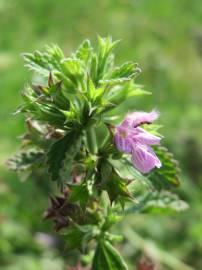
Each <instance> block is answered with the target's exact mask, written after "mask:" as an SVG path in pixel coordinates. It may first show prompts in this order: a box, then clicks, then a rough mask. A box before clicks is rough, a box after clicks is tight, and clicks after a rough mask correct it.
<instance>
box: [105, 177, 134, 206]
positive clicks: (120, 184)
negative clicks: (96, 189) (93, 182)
mask: <svg viewBox="0 0 202 270" xmlns="http://www.w3.org/2000/svg"><path fill="white" fill-rule="evenodd" d="M105 181H106V182H104V188H105V189H106V190H107V192H108V194H109V198H110V200H111V202H113V201H114V200H116V199H117V198H118V197H125V198H132V195H131V194H130V192H129V191H128V189H127V183H126V181H124V180H123V179H122V178H120V177H119V176H118V175H117V174H116V173H115V172H113V173H112V174H111V175H110V176H109V178H108V179H106V180H105Z"/></svg>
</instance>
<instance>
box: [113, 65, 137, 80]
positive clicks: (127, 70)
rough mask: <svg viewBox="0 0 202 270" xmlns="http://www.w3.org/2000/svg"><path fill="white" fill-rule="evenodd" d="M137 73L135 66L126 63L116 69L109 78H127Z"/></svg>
mask: <svg viewBox="0 0 202 270" xmlns="http://www.w3.org/2000/svg"><path fill="white" fill-rule="evenodd" d="M136 71H137V64H136V63H133V62H126V63H124V64H123V65H121V66H120V67H116V68H115V69H114V70H113V72H112V74H111V76H110V77H111V78H112V79H116V78H127V77H130V76H131V75H132V74H134V73H135V72H136Z"/></svg>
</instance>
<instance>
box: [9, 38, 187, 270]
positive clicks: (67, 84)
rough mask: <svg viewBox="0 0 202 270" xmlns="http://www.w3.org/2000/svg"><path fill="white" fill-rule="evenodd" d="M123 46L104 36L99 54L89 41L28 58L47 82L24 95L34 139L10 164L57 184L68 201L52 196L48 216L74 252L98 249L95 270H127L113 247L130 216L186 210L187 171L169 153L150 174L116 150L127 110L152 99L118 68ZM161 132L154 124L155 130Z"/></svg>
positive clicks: (130, 68)
mask: <svg viewBox="0 0 202 270" xmlns="http://www.w3.org/2000/svg"><path fill="white" fill-rule="evenodd" d="M117 44H118V42H113V41H112V39H111V38H100V37H98V46H97V48H96V49H95V48H93V46H92V45H91V43H90V41H89V40H85V41H84V42H83V43H82V44H81V45H80V46H79V48H78V49H77V50H76V52H74V53H72V54H71V55H70V57H66V56H64V54H63V52H62V51H61V49H60V48H59V47H58V46H56V45H53V46H50V47H46V49H45V51H44V52H39V51H35V52H34V53H25V54H23V57H24V59H25V62H26V67H28V68H29V69H31V70H32V71H34V72H35V73H37V76H38V77H39V81H41V82H42V83H41V84H40V85H38V84H35V83H34V82H33V84H29V85H27V86H26V87H25V89H24V91H23V93H22V99H23V104H22V105H21V106H20V107H19V108H18V109H17V111H16V113H23V114H24V115H25V119H26V124H27V133H26V134H25V135H23V136H22V142H23V150H22V151H21V152H20V153H19V154H17V155H16V156H15V157H13V158H11V159H10V160H9V161H8V166H9V167H10V168H11V169H14V170H16V171H19V172H24V171H28V172H30V173H31V172H33V171H34V172H36V171H40V173H41V174H43V176H44V177H45V178H46V179H47V182H48V181H49V179H51V180H53V181H57V183H58V186H59V188H60V190H61V193H62V195H61V196H55V197H54V196H52V197H51V207H50V208H48V210H47V211H46V213H45V218H53V220H54V222H55V229H56V230H57V231H60V230H61V233H62V234H63V235H64V238H65V239H66V241H67V247H68V249H69V250H71V249H78V250H80V251H81V252H88V251H89V249H90V248H91V247H92V245H95V244H97V247H96V249H95V252H94V258H93V262H92V269H94V270H96V269H99V270H101V269H103V270H107V269H113V270H114V269H127V266H126V264H125V262H124V261H123V259H122V258H121V255H120V253H119V252H118V251H116V250H115V249H114V247H113V246H112V243H113V242H114V241H116V240H118V239H119V240H120V236H114V235H112V234H110V232H109V230H110V228H111V226H112V225H113V224H115V223H117V222H118V221H119V220H120V219H121V217H123V213H124V214H127V213H133V212H144V213H153V212H155V213H156V212H157V213H158V212H161V213H162V212H175V211H180V210H183V209H184V208H186V204H185V203H184V202H182V201H181V200H180V199H179V198H178V197H177V196H175V195H173V193H172V192H171V189H173V187H175V186H178V185H179V180H178V179H179V178H178V172H179V169H178V165H177V163H176V161H175V160H174V159H173V156H172V155H171V154H170V153H169V152H168V151H167V150H166V149H165V148H162V147H158V148H157V149H156V152H158V155H159V158H160V159H161V162H162V164H163V166H162V168H161V169H160V170H154V171H152V173H151V174H149V175H142V174H141V173H140V172H138V171H137V170H136V169H135V168H134V167H133V166H132V164H131V162H130V161H129V159H128V157H127V155H125V154H123V153H120V152H119V151H118V150H117V149H116V147H115V146H114V138H113V136H114V134H113V125H114V124H116V123H117V121H118V119H121V118H122V117H123V116H124V114H125V113H126V112H127V111H128V110H127V106H125V107H126V110H123V106H122V110H121V111H119V108H120V107H119V106H120V105H123V102H126V104H127V101H128V99H130V100H131V99H135V98H136V96H138V95H144V94H148V92H146V91H144V90H142V88H141V86H139V85H138V84H136V83H135V78H136V76H137V75H138V74H139V73H140V68H139V67H138V65H137V64H136V63H134V62H131V61H129V62H126V63H124V64H122V65H120V66H117V65H116V64H115V63H114V60H115V58H114V54H113V50H114V48H115V47H116V46H117ZM134 109H135V108H134ZM157 129H158V126H156V125H155V126H152V125H151V126H150V131H151V132H154V133H155V132H156V131H157ZM48 183H49V185H51V182H48ZM166 189H169V190H170V191H169V192H165V190H166ZM89 242H91V243H92V244H90V245H89ZM78 260H79V258H78Z"/></svg>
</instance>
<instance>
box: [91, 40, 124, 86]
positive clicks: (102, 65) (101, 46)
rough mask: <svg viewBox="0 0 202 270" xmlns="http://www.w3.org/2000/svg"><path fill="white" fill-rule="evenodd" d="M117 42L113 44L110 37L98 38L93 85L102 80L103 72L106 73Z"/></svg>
mask: <svg viewBox="0 0 202 270" xmlns="http://www.w3.org/2000/svg"><path fill="white" fill-rule="evenodd" d="M118 42H119V41H115V42H113V41H112V39H111V38H110V37H107V38H101V37H99V36H98V57H97V69H96V83H95V84H96V85H97V84H98V82H99V81H100V80H101V79H103V76H104V72H107V69H108V64H109V59H110V57H111V53H112V50H113V49H114V47H115V46H116V45H117V43H118Z"/></svg>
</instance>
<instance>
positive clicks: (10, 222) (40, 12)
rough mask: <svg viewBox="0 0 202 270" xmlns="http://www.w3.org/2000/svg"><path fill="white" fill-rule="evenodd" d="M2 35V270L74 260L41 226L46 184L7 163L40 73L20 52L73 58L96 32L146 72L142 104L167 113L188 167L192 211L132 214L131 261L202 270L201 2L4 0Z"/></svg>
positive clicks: (168, 138)
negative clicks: (26, 97)
mask: <svg viewBox="0 0 202 270" xmlns="http://www.w3.org/2000/svg"><path fill="white" fill-rule="evenodd" d="M0 30H1V32H0V33H1V34H0V85H1V91H0V102H1V106H0V119H1V125H0V140H1V143H0V162H1V168H0V173H1V176H0V269H2V270H18V269H19V270H35V269H37V270H47V269H48V270H62V269H66V266H65V265H66V263H67V257H66V254H65V250H64V249H63V248H62V247H61V245H60V244H59V243H58V240H57V239H56V236H55V235H53V234H52V229H51V224H49V223H48V222H43V221H42V219H41V215H42V213H43V210H44V209H45V208H46V206H47V202H48V200H47V193H48V191H47V189H46V185H45V184H44V183H41V182H40V179H39V180H38V181H37V182H36V181H35V182H34V181H29V180H28V181H26V182H24V183H22V182H20V181H19V178H18V177H17V176H16V174H15V173H13V172H9V171H8V170H7V169H6V167H5V165H4V163H5V160H6V159H7V158H8V157H10V156H11V155H12V154H14V153H15V152H16V151H17V149H18V148H19V145H20V141H19V140H18V139H17V137H18V136H20V135H21V134H23V132H24V130H25V127H24V124H23V118H21V117H20V116H17V117H13V116H12V112H13V111H14V109H15V108H16V107H17V106H18V105H19V103H20V95H19V93H20V90H21V89H22V88H23V86H24V85H25V84H26V82H27V81H30V80H31V76H32V74H31V73H30V72H28V71H27V70H26V69H25V68H24V67H23V61H22V59H21V57H20V53H22V52H25V51H26V52H29V51H32V50H34V49H42V48H43V47H44V45H45V44H50V43H57V44H58V45H59V46H61V47H62V48H63V49H64V51H65V53H66V55H68V54H69V53H70V52H71V50H73V49H75V47H77V46H78V45H79V43H80V42H81V41H82V40H83V39H85V38H90V39H92V40H93V41H95V40H96V35H97V34H99V35H101V36H107V35H111V36H112V37H113V39H122V43H121V44H120V46H119V47H118V49H117V51H116V53H117V57H118V58H117V63H119V62H121V61H122V60H134V61H136V62H138V63H139V65H140V66H141V68H142V70H143V72H142V74H141V75H140V76H139V78H138V80H137V81H138V83H141V84H143V85H144V87H145V89H146V90H149V91H152V93H153V95H152V96H148V97H146V98H144V99H141V98H139V99H138V100H137V102H136V104H134V107H135V108H137V109H143V110H150V109H152V108H153V107H156V108H157V109H158V110H159V111H160V112H161V118H160V123H161V124H162V125H164V127H163V129H162V133H163V134H164V137H165V139H164V144H165V145H167V146H169V148H170V150H172V151H173V152H174V154H175V157H176V158H177V159H179V161H180V164H181V168H182V175H181V187H180V189H179V190H178V193H179V194H180V195H181V197H182V198H183V199H185V200H187V201H188V202H189V204H190V208H189V210H187V211H186V212H183V213H182V214H180V215H178V216H172V217H156V216H155V217H152V216H149V217H147V216H129V217H127V218H126V220H125V221H124V222H123V223H122V224H121V226H122V229H123V231H124V233H125V237H126V238H128V240H129V241H128V243H127V244H125V245H124V247H123V249H122V250H123V253H124V256H125V257H126V258H127V260H128V263H129V264H130V266H131V269H135V264H136V263H135V262H136V260H137V259H138V258H139V257H140V254H141V252H143V251H144V252H145V253H147V254H149V255H150V256H152V257H153V259H154V260H157V261H159V263H160V265H161V266H160V269H173V270H191V269H196V270H200V269H202V211H201V209H202V199H201V191H202V189H201V188H202V140H201V138H202V125H201V123H202V108H201V102H202V94H201V90H202V3H201V0H192V1H190V0H181V1H177V0H74V1H70V0H60V1H55V0H0ZM137 233H138V235H137ZM51 234H52V235H51ZM60 249H61V250H60ZM187 265H189V266H187ZM186 267H187V268H186Z"/></svg>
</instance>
